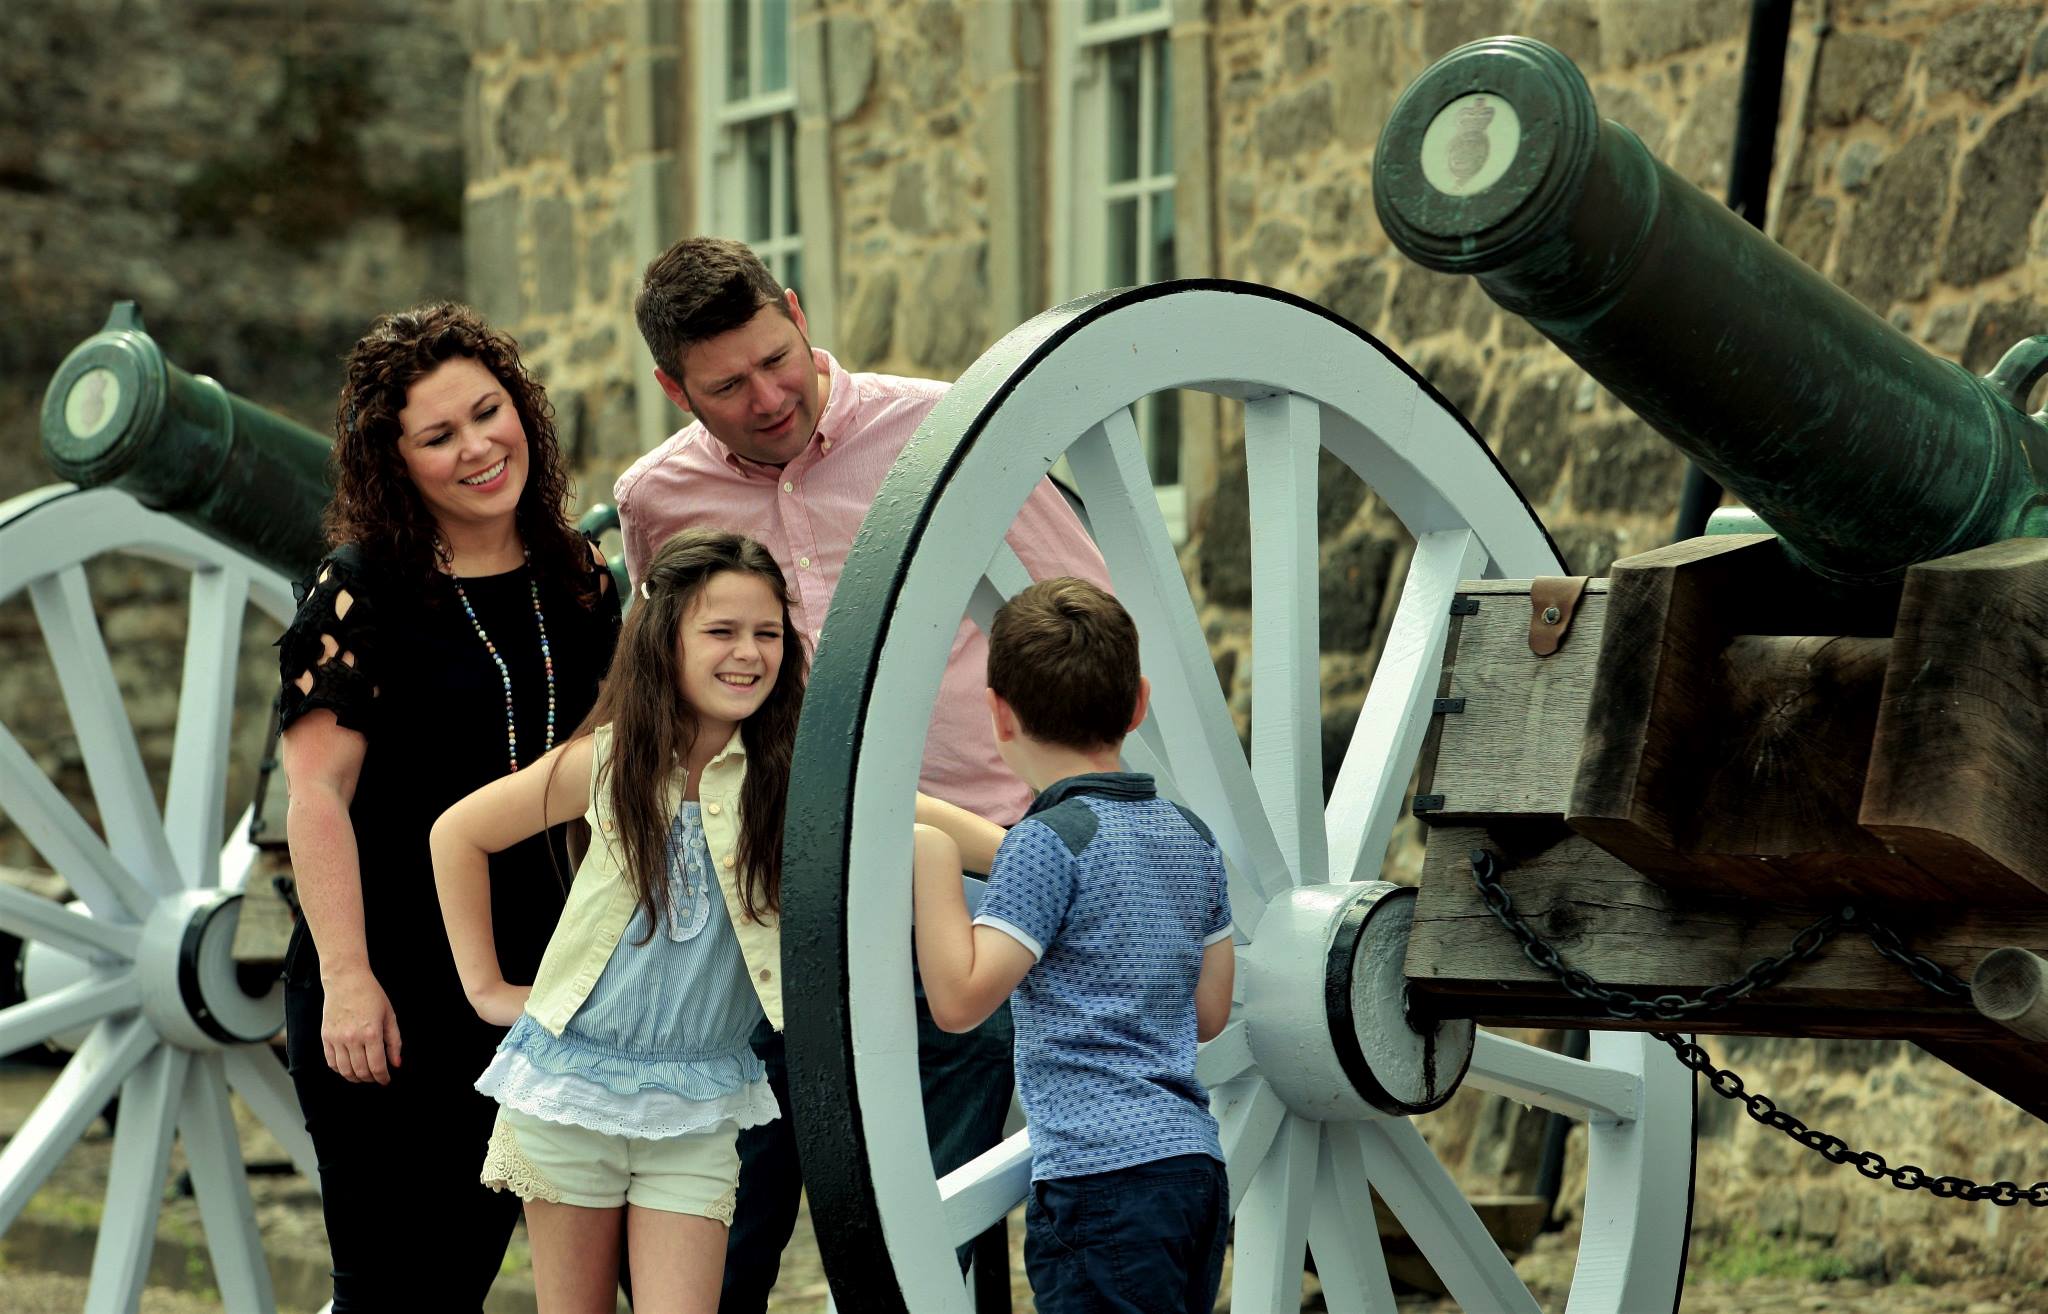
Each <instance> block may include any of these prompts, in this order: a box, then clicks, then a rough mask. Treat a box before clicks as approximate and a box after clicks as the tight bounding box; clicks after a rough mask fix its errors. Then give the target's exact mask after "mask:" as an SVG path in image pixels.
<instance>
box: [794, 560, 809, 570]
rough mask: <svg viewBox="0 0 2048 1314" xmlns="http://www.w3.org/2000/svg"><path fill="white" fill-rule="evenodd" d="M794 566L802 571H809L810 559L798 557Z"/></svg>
mask: <svg viewBox="0 0 2048 1314" xmlns="http://www.w3.org/2000/svg"><path fill="white" fill-rule="evenodd" d="M796 564H797V566H798V567H799V568H801V569H803V570H809V569H810V568H811V559H810V558H809V557H798V558H797V559H796Z"/></svg>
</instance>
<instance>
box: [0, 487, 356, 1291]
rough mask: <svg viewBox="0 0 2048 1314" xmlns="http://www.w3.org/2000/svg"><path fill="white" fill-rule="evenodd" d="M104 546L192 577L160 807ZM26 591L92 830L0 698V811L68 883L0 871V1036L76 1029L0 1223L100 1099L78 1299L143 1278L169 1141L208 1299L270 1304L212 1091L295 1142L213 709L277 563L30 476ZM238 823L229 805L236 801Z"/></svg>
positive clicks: (301, 1140)
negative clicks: (20, 963)
mask: <svg viewBox="0 0 2048 1314" xmlns="http://www.w3.org/2000/svg"><path fill="white" fill-rule="evenodd" d="M108 553H124V554H130V555H134V556H139V557H144V558H148V559H151V560H154V561H158V562H162V563H165V564H168V565H170V566H173V567H175V568H177V569H180V570H184V571H189V572H190V574H191V595H190V596H191V603H190V617H189V624H188V626H187V631H186V638H185V651H184V663H183V670H182V675H181V676H176V677H174V676H173V674H172V673H171V672H169V671H166V672H165V673H164V678H165V679H166V680H169V679H171V678H179V679H180V681H181V683H180V685H179V695H178V723H177V731H176V735H175V738H174V740H173V746H172V759H171V771H170V782H169V787H168V789H167V791H166V796H165V799H164V801H163V804H162V806H161V807H159V805H158V802H157V799H156V796H155V794H154V793H153V792H152V790H151V787H150V783H149V779H148V776H147V774H146V773H145V771H144V769H143V763H142V756H141V754H140V752H138V751H137V747H136V739H135V732H134V730H133V728H132V727H131V726H130V725H129V723H128V720H127V714H126V712H125V711H124V709H123V706H122V700H121V693H120V690H119V689H118V688H117V687H116V684H115V680H114V669H113V665H112V663H111V662H110V660H109V659H108V654H107V647H106V644H105V642H104V640H103V639H102V637H101V633H100V627H99V622H98V620H97V619H96V618H95V616H94V612H93V599H92V596H91V592H90V589H89V587H88V584H87V580H86V572H85V563H86V562H88V561H89V560H91V559H93V558H95V557H98V556H101V555H103V554H108ZM23 592H26V593H27V595H28V597H29V598H30V600H31V602H32V603H33V605H34V608H35V614H36V619H37V621H38V623H39V625H40V627H41V630H42V635H43V639H44V642H45V643H46V645H47V646H48V649H49V654H50V659H51V662H52V664H53V665H54V666H55V667H56V670H57V675H58V678H59V681H60V683H61V685H62V688H63V693H64V702H65V706H66V708H67V709H68V711H69V713H70V718H71V724H72V728H73V730H74V731H75V732H76V734H77V737H78V743H79V747H80V749H81V751H82V753H83V755H84V758H85V766H86V773H87V776H88V778H89V780H90V782H91V785H92V792H93V798H94V800H95V802H96V803H97V804H98V808H99V814H100V822H101V824H100V827H99V828H98V829H97V830H96V829H95V828H94V827H92V826H91V825H89V824H88V823H87V822H86V821H85V819H84V818H83V817H81V816H80V815H79V813H78V812H77V810H76V809H74V808H73V807H72V806H71V804H70V803H69V802H68V801H66V799H65V798H64V796H63V795H62V794H61V793H60V792H59V791H58V789H57V788H56V786H55V785H53V784H52V783H51V782H50V781H48V780H47V779H45V778H44V777H43V775H42V774H41V772H39V771H38V770H37V769H36V765H35V763H34V761H33V760H31V759H30V757H29V755H28V753H27V752H25V751H24V750H23V748H22V746H21V744H20V742H19V741H18V740H17V739H16V738H15V736H14V734H13V733H12V732H11V731H10V730H9V729H8V728H7V726H6V724H5V717H6V714H7V710H6V709H4V708H0V812H4V813H5V814H6V816H7V818H8V820H10V821H12V822H13V823H14V825H15V826H16V827H18V828H19V829H20V831H21V832H22V834H23V835H24V836H26V837H27V839H28V841H29V842H30V843H31V844H32V845H34V846H35V848H36V850H37V852H38V853H40V854H41V855H42V857H43V860H44V861H45V862H47V863H48V864H49V865H50V866H51V867H52V868H53V869H54V870H56V871H57V872H58V874H60V875H61V876H63V878H64V879H65V881H66V882H68V883H69V885H70V887H71V889H72V891H73V892H74V893H75V894H76V896H77V901H76V902H75V903H73V904H72V905H71V906H70V907H64V906H61V905H59V904H56V903H54V902H52V901H50V900H47V899H42V898H38V897H37V896H35V895H32V894H29V893H27V892H24V891H21V890H17V889H13V888H10V887H7V886H0V929H5V930H6V931H8V932H10V933H11V934H14V935H17V936H20V937H21V938H22V939H23V940H24V941H26V942H27V949H26V952H25V955H24V957H25V971H24V976H25V978H26V982H27V986H28V991H29V997H28V999H27V1001H26V1002H23V1003H19V1004H16V1005H14V1006H13V1007H11V1008H7V1009H5V1010H0V1053H11V1052H13V1051H15V1050H17V1049H20V1048H22V1047H23V1046H25V1045H30V1044H35V1043H37V1042H39V1041H43V1040H49V1039H54V1038H58V1037H64V1036H69V1035H76V1034H78V1033H81V1032H82V1033H83V1035H84V1039H83V1041H82V1043H79V1044H78V1046H77V1052H76V1053H75V1054H74V1055H73V1056H72V1057H71V1059H70V1061H69V1062H68V1063H66V1065H65V1067H64V1069H63V1071H62V1073H61V1074H60V1075H59V1076H58V1078H57V1080H56V1082H55V1083H54V1084H53V1085H52V1086H51V1088H50V1090H49V1092H48V1094H46V1095H45V1096H44V1098H43V1100H42V1102H41V1103H39V1104H38V1105H37V1106H36V1108H35V1111H34V1112H33V1113H32V1114H31V1115H30V1116H29V1118H28V1120H27V1122H26V1123H24V1124H23V1126H22V1128H21V1130H20V1131H19V1132H17V1133H16V1134H15V1135H14V1137H13V1139H12V1140H10V1141H8V1142H7V1145H6V1148H5V1149H4V1150H0V1232H4V1231H6V1229H7V1228H8V1227H10V1226H11V1225H12V1224H13V1222H14V1220H15V1219H17V1218H18V1217H20V1215H21V1212H22V1209H23V1207H24V1206H26V1205H27V1203H28V1201H29V1197H30V1196H32V1195H34V1194H35V1192H36V1191H37V1190H38V1189H39V1188H40V1187H42V1185H43V1184H44V1183H45V1182H46V1181H47V1180H48V1179H49V1176H50V1174H51V1172H52V1171H53V1170H54V1169H55V1168H56V1166H57V1164H58V1162H59V1161H60V1160H61V1159H62V1158H63V1156H64V1154H65V1152H66V1151H67V1150H68V1149H70V1147H71V1146H72V1144H73V1143H74V1142H76V1141H77V1140H78V1139H79V1137H80V1136H81V1135H82V1134H83V1133H84V1131H85V1129H86V1127H87V1126H88V1125H89V1124H90V1123H91V1122H92V1120H93V1119H94V1117H96V1116H97V1115H98V1114H99V1112H100V1110H101V1109H102V1108H104V1107H105V1106H106V1104H107V1102H108V1101H109V1100H110V1099H113V1098H115V1097H116V1096H118V1097H119V1098H120V1116H119V1119H118V1122H117V1126H116V1129H115V1134H114V1153H113V1166H112V1169H111V1172H110V1175H109V1178H108V1182H107V1195H106V1206H105V1210H104V1213H103V1215H102V1218H101V1222H100V1230H99V1239H98V1243H97V1247H96V1249H95V1251H94V1254H93V1268H92V1292H91V1296H90V1297H89V1301H88V1304H87V1306H86V1308H87V1309H88V1310H89V1311H95V1312H99V1311H106V1312H108V1314H112V1312H113V1311H124V1310H132V1309H134V1308H135V1307H136V1304H137V1302H138V1301H139V1299H140V1297H141V1291H142V1285H143V1279H144V1277H145V1275H146V1274H147V1272H148V1268H149V1257H150V1251H151V1247H152V1246H153V1245H154V1244H155V1241H156V1225H157V1215H158V1206H159V1202H160V1201H161V1200H162V1198H163V1191H164V1180H165V1173H166V1166H167V1163H168V1161H169V1158H170V1153H171V1147H172V1144H173V1142H174V1140H176V1139H178V1138H182V1139H183V1141H184V1145H185V1157H186V1160H187V1162H188V1163H189V1164H190V1168H191V1176H192V1186H193V1191H194V1194H195V1195H196V1196H197V1198H198V1203H199V1212H200V1218H201V1221H202V1222H203V1223H204V1225H205V1229H206V1240H207V1246H208V1249H209V1250H210V1251H211V1253H212V1257H213V1270H214V1281H215V1284H216V1286H217V1287H218V1288H219V1291H220V1294H221V1299H222V1301H223V1303H224V1304H225V1306H226V1308H228V1309H229V1310H232V1311H237V1314H239V1311H243V1310H252V1311H268V1310H270V1309H272V1308H273V1307H274V1304H275V1302H274V1300H273V1298H272V1295H271V1284H270V1275H269V1270H268V1268H267V1267H266V1266H265V1264H264V1258H263V1250H262V1246H261V1244H260V1242H259V1239H258V1236H257V1232H256V1222H255V1216H254V1213H253V1210H252V1208H251V1203H250V1197H249V1184H248V1178H247V1175H246V1174H245V1172H244V1169H243V1164H242V1154H241V1147H240V1144H239V1143H238V1141H237V1139H236V1134H235V1123H234V1118H233V1113H232V1110H231V1108H230V1105H229V1103H228V1091H229V1090H230V1089H232V1090H233V1091H235V1093H237V1094H238V1095H240V1096H241V1097H242V1099H243V1101H244V1102H245V1103H246V1104H247V1105H248V1107H249V1108H250V1110H251V1111H252V1112H254V1113H255V1114H256V1116H257V1117H258V1118H259V1119H261V1120H262V1122H263V1123H264V1124H265V1125H266V1126H268V1127H269V1129H270V1130H271V1132H272V1133H273V1134H275V1135H276V1137H277V1139H278V1140H279V1141H280V1142H281V1143H282V1144H283V1145H284V1147H285V1149H286V1151H287V1152H288V1153H289V1154H290V1155H291V1157H292V1161H293V1162H294V1163H295V1164H296V1165H297V1166H298V1168H299V1169H300V1171H302V1172H304V1173H305V1174H306V1176H307V1178H308V1179H309V1180H312V1181H316V1182H317V1180H318V1178H317V1176H316V1175H315V1174H314V1157H313V1147H312V1143H311V1142H310V1141H309V1140H308V1138H307V1136H306V1133H305V1125H304V1122H303V1120H302V1119H301V1117H300V1113H299V1105H298V1100H297V1098H296V1097H295V1096H294V1094H293V1092H292V1087H291V1083H290V1081H289V1079H288V1078H287V1077H286V1075H285V1071H284V1067H283V1065H282V1064H281V1063H280V1062H279V1061H278V1059H277V1058H276V1056H275V1055H274V1054H273V1053H272V1052H271V1050H270V1048H269V1046H268V1045H267V1044H266V1043H264V1042H265V1041H266V1040H267V1038H268V1037H270V1036H271V1035H273V1034H274V1033H275V1032H276V1031H277V1029H278V1027H279V1026H280V1025H282V1023H283V1014H284V1004H283V994H282V990H281V987H277V986H274V985H273V986H270V987H268V988H266V990H265V993H264V994H262V995H261V996H251V995H249V994H247V993H245V992H244V990H243V988H242V986H241V984H240V982H239V981H238V979H237V974H236V971H235V964H234V961H233V958H232V957H231V954H230V950H231V948H232V943H233V939H234V927H235V922H236V920H237V918H238V916H239V908H238V904H239V902H240V900H241V897H242V893H241V889H242V882H243V880H244V879H245V878H246V876H247V874H248V870H249V866H250V862H251V860H252V858H253V856H254V851H253V850H252V849H251V847H250V846H249V844H248V843H247V840H246V838H245V835H246V831H247V826H246V824H238V825H236V826H234V827H233V828H231V830H229V831H228V832H227V833H226V834H223V828H222V824H221V822H222V815H223V809H224V807H225V805H226V801H227V800H226V794H225V790H226V780H227V759H228V735H229V724H230V720H231V717H232V713H233V704H234V689H235V670H236V665H237V657H238V656H239V653H240V648H241V640H242V626H243V620H244V617H245V615H246V614H247V613H248V611H249V609H251V608H254V609H255V610H256V611H257V612H259V613H261V614H262V615H264V616H266V617H268V618H269V619H270V620H271V621H274V622H275V623H276V624H277V626H278V628H279V629H282V628H283V627H284V625H285V623H286V622H287V621H289V620H290V618H291V614H292V611H293V604H292V594H291V589H290V586H289V585H288V584H287V583H286V581H285V579H284V578H283V577H282V576H281V575H279V574H278V573H277V572H276V571H274V570H272V569H270V568H268V567H266V566H263V565H260V564H258V563H256V562H254V561H252V560H250V559H249V558H247V557H245V556H242V555H241V554H239V553H237V552H235V551H234V550H232V549H230V548H227V547H224V546H222V545H221V544H220V543H218V542H216V541H215V540H213V539H211V538H209V537H207V536H206V535H204V534H202V533H200V532H198V531H197V530H194V529H192V528H190V527H189V526H187V525H185V524H183V523H181V522H179V521H177V520H174V519H172V518H171V517H169V516H166V515H162V514H159V513H157V512H154V511H149V510H146V509H144V508H143V507H142V506H141V505H140V504H139V503H137V502H136V501H135V500H134V499H132V498H130V497H129V496H128V495H127V494H125V493H120V492H115V491H113V490H111V489H100V490H94V491H91V492H81V491H78V490H76V489H73V488H71V487H69V486H68V485H67V486H59V487H54V488H45V489H42V490H39V491H37V492H33V493H28V494H25V495H23V496H22V497H19V498H16V499H14V500H13V501H11V502H8V503H6V504H4V505H0V602H4V601H6V600H8V599H12V598H14V597H16V596H18V595H20V594H21V593H23ZM244 820H245V822H246V818H245V819H244Z"/></svg>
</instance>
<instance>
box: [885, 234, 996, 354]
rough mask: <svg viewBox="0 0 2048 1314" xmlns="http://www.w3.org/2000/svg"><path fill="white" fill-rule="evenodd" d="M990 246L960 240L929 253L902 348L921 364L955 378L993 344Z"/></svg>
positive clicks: (905, 324) (906, 318) (906, 320)
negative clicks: (987, 264) (988, 270)
mask: <svg viewBox="0 0 2048 1314" xmlns="http://www.w3.org/2000/svg"><path fill="white" fill-rule="evenodd" d="M987 256H988V248H987V246H986V245H985V244H984V243H981V242H956V243H954V244H952V245H950V246H945V247H941V248H939V249H938V250H936V251H933V252H932V253H931V254H930V255H929V256H927V257H926V258H925V262H924V269H923V272H922V274H921V275H920V276H919V279H918V291H919V294H920V301H919V304H918V305H917V306H915V307H913V308H912V309H911V311H910V312H909V313H908V314H906V315H905V316H904V317H903V334H902V336H903V349H904V351H905V352H906V353H907V354H908V355H909V357H910V359H911V361H912V362H913V363H914V364H915V365H916V367H917V368H918V369H920V370H923V371H925V372H926V373H929V374H931V375H932V376H934V377H937V378H951V377H953V376H954V375H956V374H958V373H959V372H960V371H961V370H962V369H963V368H965V367H966V366H967V365H968V364H969V363H971V362H972V361H973V360H974V358H975V357H976V356H978V355H980V354H981V352H982V349H983V348H984V347H986V346H987V345H988V341H987V337H988V328H987V319H988V277H987V273H986V271H985V269H984V262H985V261H986V259H987Z"/></svg>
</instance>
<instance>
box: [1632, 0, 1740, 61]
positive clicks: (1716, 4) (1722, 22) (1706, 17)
mask: <svg viewBox="0 0 2048 1314" xmlns="http://www.w3.org/2000/svg"><path fill="white" fill-rule="evenodd" d="M1748 21H1749V6H1747V5H1743V4H1736V3H1732V0H1709V2H1707V3H1702V0H1601V4H1600V16H1599V24H1600V54H1601V61H1602V63H1604V64H1605V65H1606V66H1607V67H1608V68H1626V67H1628V66H1629V65H1632V64H1643V63H1649V62H1651V61H1654V60H1659V59H1664V58H1667V57H1668V56H1671V55H1675V54H1678V53H1679V52H1681V51H1686V50H1696V49H1698V48H1699V47H1701V46H1704V45H1711V44H1712V43H1714V42H1716V41H1728V40H1733V39H1740V38H1741V37H1742V35H1743V33H1744V32H1745V31H1746V30H1747V25H1748Z"/></svg>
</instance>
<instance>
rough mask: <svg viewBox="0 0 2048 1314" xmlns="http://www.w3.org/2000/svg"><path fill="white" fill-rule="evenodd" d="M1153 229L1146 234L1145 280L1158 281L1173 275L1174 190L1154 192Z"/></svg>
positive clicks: (1150, 225) (1150, 226)
mask: <svg viewBox="0 0 2048 1314" xmlns="http://www.w3.org/2000/svg"><path fill="white" fill-rule="evenodd" d="M1149 199H1150V200H1151V202H1152V222H1151V223H1150V224H1149V225H1148V227H1149V228H1150V229H1151V231H1150V232H1149V233H1147V234H1146V246H1145V281H1146V282H1148V283H1153V282H1157V281H1159V280H1160V279H1162V278H1172V277H1173V276H1174V275H1173V192H1172V191H1171V190H1168V191H1163V192H1154V193H1152V195H1151V197H1150V198H1149Z"/></svg>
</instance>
